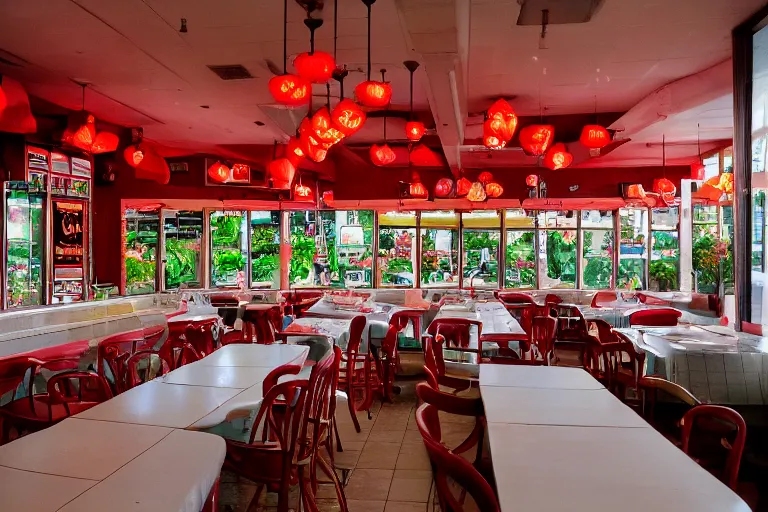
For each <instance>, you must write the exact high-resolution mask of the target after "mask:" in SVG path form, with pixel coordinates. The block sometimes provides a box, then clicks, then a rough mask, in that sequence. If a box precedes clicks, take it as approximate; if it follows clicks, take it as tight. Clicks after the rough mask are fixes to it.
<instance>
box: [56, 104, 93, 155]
mask: <svg viewBox="0 0 768 512" xmlns="http://www.w3.org/2000/svg"><path fill="white" fill-rule="evenodd" d="M82 116H84V117H85V119H84V121H83V122H82V123H81V124H79V125H78V126H76V127H75V128H74V129H72V128H71V127H69V128H67V130H66V131H65V132H64V136H63V137H62V141H63V142H64V143H66V144H69V145H71V146H75V147H76V148H80V149H84V150H86V151H89V150H90V149H91V146H92V145H93V140H94V139H95V138H96V118H94V117H93V116H92V115H90V114H86V113H84V112H83V113H77V114H75V115H74V118H81V119H82Z"/></svg>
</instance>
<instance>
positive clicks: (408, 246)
mask: <svg viewBox="0 0 768 512" xmlns="http://www.w3.org/2000/svg"><path fill="white" fill-rule="evenodd" d="M378 273H379V279H378V282H379V286H380V287H381V288H414V287H415V285H416V212H414V211H408V212H386V213H382V214H380V215H379V258H378Z"/></svg>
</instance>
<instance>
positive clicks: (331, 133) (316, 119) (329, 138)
mask: <svg viewBox="0 0 768 512" xmlns="http://www.w3.org/2000/svg"><path fill="white" fill-rule="evenodd" d="M312 129H313V130H315V133H316V134H317V138H318V139H319V140H320V142H322V143H324V144H329V145H331V146H332V145H334V144H337V143H338V142H339V141H341V139H343V138H344V134H343V133H342V132H341V131H339V130H338V129H336V127H335V126H334V125H333V122H332V121H331V113H330V112H329V111H328V107H322V108H321V109H320V110H318V111H317V112H315V113H314V115H313V116H312Z"/></svg>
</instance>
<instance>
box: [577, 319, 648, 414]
mask: <svg viewBox="0 0 768 512" xmlns="http://www.w3.org/2000/svg"><path fill="white" fill-rule="evenodd" d="M615 334H616V336H617V337H618V339H619V341H614V342H609V343H600V342H598V341H597V340H595V339H594V338H592V339H591V340H590V341H588V343H589V345H588V348H587V351H586V352H587V353H588V355H587V356H586V359H587V361H588V362H586V363H585V368H586V369H587V371H589V372H590V373H591V374H592V375H593V376H594V377H595V378H596V379H597V380H599V381H600V382H602V383H603V385H604V386H605V387H606V388H608V390H609V391H611V392H612V393H613V394H615V395H616V396H617V397H618V398H619V399H620V400H622V401H623V402H625V403H627V405H632V406H635V407H637V408H638V409H639V408H640V406H641V399H640V391H639V381H640V377H642V376H643V372H644V367H645V352H642V351H641V352H638V351H637V349H636V348H635V344H634V343H632V342H631V341H630V340H629V339H627V338H626V337H624V336H623V335H621V333H618V332H616V333H615ZM630 390H631V391H632V395H631V396H630V395H628V393H627V392H628V391H630Z"/></svg>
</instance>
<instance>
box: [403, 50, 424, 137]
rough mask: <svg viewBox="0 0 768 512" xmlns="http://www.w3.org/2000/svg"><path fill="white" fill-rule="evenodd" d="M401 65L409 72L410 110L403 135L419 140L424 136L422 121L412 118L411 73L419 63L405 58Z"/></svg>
mask: <svg viewBox="0 0 768 512" xmlns="http://www.w3.org/2000/svg"><path fill="white" fill-rule="evenodd" d="M403 65H404V66H405V67H406V69H407V70H408V72H409V73H410V86H411V87H410V91H411V93H410V110H409V114H408V117H409V119H408V122H407V123H405V137H406V138H407V139H408V140H409V141H411V142H419V141H420V140H421V138H422V137H423V136H424V131H425V128H424V123H422V122H421V121H414V120H413V73H415V72H416V70H417V69H418V68H419V63H418V62H416V61H415V60H406V61H405V62H403Z"/></svg>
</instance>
